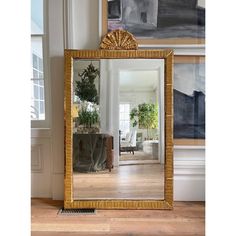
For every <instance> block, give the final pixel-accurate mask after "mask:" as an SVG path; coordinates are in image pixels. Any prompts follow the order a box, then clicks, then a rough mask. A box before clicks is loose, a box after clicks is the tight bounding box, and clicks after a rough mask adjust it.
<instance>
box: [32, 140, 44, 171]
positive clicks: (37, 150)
mask: <svg viewBox="0 0 236 236" xmlns="http://www.w3.org/2000/svg"><path fill="white" fill-rule="evenodd" d="M31 172H32V173H42V172H43V155H42V145H41V144H36V145H32V146H31Z"/></svg>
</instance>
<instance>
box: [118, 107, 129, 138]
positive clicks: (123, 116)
mask: <svg viewBox="0 0 236 236" xmlns="http://www.w3.org/2000/svg"><path fill="white" fill-rule="evenodd" d="M120 130H121V134H122V136H125V135H126V134H127V133H128V132H129V131H130V104H129V103H123V104H120Z"/></svg>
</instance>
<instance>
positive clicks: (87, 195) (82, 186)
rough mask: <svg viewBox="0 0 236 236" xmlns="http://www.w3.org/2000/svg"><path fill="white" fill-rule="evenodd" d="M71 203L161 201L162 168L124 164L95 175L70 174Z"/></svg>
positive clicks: (162, 185) (162, 195)
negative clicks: (72, 196)
mask: <svg viewBox="0 0 236 236" xmlns="http://www.w3.org/2000/svg"><path fill="white" fill-rule="evenodd" d="M73 183H74V184H73V185H74V187H73V192H74V200H78V199H80V200H81V199H135V200H137V199H164V165H161V164H144V165H124V166H119V167H117V168H114V169H112V171H111V172H109V171H108V170H106V171H101V172H96V173H74V174H73Z"/></svg>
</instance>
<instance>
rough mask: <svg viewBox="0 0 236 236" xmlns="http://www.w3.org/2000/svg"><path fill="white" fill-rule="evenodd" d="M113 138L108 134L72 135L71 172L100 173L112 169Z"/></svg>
mask: <svg viewBox="0 0 236 236" xmlns="http://www.w3.org/2000/svg"><path fill="white" fill-rule="evenodd" d="M112 149H113V137H112V136H110V135H108V134H99V133H98V134H73V170H74V171H78V172H93V171H101V170H104V169H106V168H108V169H109V171H111V168H112V167H113V150H112Z"/></svg>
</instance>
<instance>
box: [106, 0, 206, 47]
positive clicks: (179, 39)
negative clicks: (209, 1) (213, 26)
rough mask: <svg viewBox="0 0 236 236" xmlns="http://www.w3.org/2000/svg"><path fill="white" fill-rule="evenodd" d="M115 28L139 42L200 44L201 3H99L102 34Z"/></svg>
mask: <svg viewBox="0 0 236 236" xmlns="http://www.w3.org/2000/svg"><path fill="white" fill-rule="evenodd" d="M115 29H124V30H127V31H129V32H130V33H132V34H133V35H134V36H135V37H136V38H137V39H138V40H139V41H140V42H141V43H147V44H149V43H162V44H170V43H171V44H195V43H196V44H202V43H204V39H205V0H187V1H186V0H103V34H106V33H107V32H109V31H111V30H115Z"/></svg>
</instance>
